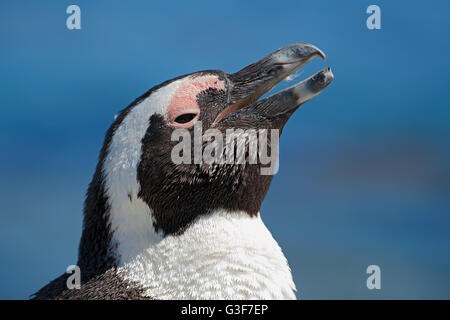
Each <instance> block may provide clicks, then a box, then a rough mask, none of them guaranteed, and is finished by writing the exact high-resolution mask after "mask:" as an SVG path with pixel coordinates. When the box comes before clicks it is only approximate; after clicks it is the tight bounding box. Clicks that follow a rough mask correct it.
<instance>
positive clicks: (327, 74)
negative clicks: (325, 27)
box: [215, 43, 333, 126]
mask: <svg viewBox="0 0 450 320" xmlns="http://www.w3.org/2000/svg"><path fill="white" fill-rule="evenodd" d="M315 57H321V58H322V59H324V60H325V59H326V57H325V54H324V53H323V52H322V51H321V50H320V49H318V48H317V47H315V46H313V45H311V44H305V43H297V44H292V45H289V46H287V47H284V48H281V49H279V50H277V51H275V52H274V53H272V54H270V55H269V56H267V57H265V58H263V59H262V60H260V61H258V62H255V63H253V64H251V65H249V66H247V67H245V68H244V69H242V70H240V71H238V72H236V73H234V74H231V75H230V76H229V79H230V82H231V85H232V88H231V91H230V104H229V105H228V106H227V107H226V108H225V109H224V110H223V111H222V112H221V113H220V114H219V115H218V116H217V118H216V120H215V123H220V122H226V121H227V120H230V119H231V118H232V119H233V121H234V120H236V119H239V118H246V119H249V117H253V118H255V116H256V118H258V117H263V118H265V119H274V120H278V119H282V120H283V121H281V122H280V123H281V126H283V125H284V123H285V122H286V121H287V119H288V118H289V116H290V115H291V114H292V113H293V112H294V111H295V110H296V109H297V108H298V107H299V106H300V105H302V104H303V103H305V102H306V101H308V100H310V99H312V98H313V97H315V96H316V95H318V94H319V93H320V92H321V91H322V90H323V89H325V88H326V87H327V86H328V85H329V84H330V82H331V81H332V80H333V73H332V72H331V69H330V68H325V69H322V70H321V71H319V72H317V73H316V74H314V75H313V76H311V77H309V78H308V79H306V80H304V81H302V82H300V83H298V84H296V85H294V86H292V87H290V88H288V89H285V90H283V91H280V92H278V93H276V94H273V95H271V96H269V97H267V98H265V99H262V100H259V101H258V99H259V98H260V97H261V96H262V95H263V94H264V93H266V92H268V91H269V90H270V89H272V88H273V86H275V85H276V84H277V83H279V82H280V81H282V80H284V79H285V78H286V77H288V76H289V75H290V74H292V73H293V72H295V71H297V70H298V69H299V68H300V67H302V66H303V65H305V64H306V63H308V62H309V61H311V60H312V59H314V58H315ZM275 122H279V121H275ZM277 126H278V125H277Z"/></svg>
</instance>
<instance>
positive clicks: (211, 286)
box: [119, 212, 295, 299]
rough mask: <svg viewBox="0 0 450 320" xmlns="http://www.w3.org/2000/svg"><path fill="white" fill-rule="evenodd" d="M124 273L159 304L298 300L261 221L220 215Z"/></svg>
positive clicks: (128, 258)
mask: <svg viewBox="0 0 450 320" xmlns="http://www.w3.org/2000/svg"><path fill="white" fill-rule="evenodd" d="M119 272H121V274H122V275H123V276H124V277H125V278H126V279H128V280H132V281H135V282H137V283H139V284H140V285H141V286H143V287H144V288H145V290H146V295H148V296H150V297H153V298H157V299H295V294H294V290H295V285H294V283H293V281H292V276H291V272H290V269H289V266H288V264H287V261H286V258H285V257H284V255H283V253H282V251H281V249H280V247H279V246H278V244H277V243H276V241H275V240H274V239H273V237H272V235H271V234H270V232H269V230H267V228H266V227H265V225H264V223H263V222H262V220H261V218H260V217H259V216H258V217H253V218H251V217H249V216H248V215H246V214H244V213H226V212H215V213H213V214H211V215H210V216H207V217H202V218H200V219H199V220H198V221H197V222H196V223H195V224H193V225H192V226H191V227H190V228H189V229H188V230H186V231H185V232H184V233H183V234H182V235H179V236H167V237H165V238H163V239H161V240H160V241H159V242H156V243H151V242H149V243H148V246H147V248H145V249H144V250H143V251H142V252H140V253H139V254H137V255H129V254H127V253H126V252H122V254H121V261H120V267H119Z"/></svg>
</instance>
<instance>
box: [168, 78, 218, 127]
mask: <svg viewBox="0 0 450 320" xmlns="http://www.w3.org/2000/svg"><path fill="white" fill-rule="evenodd" d="M209 88H212V89H216V90H225V83H224V82H223V81H222V80H219V78H218V77H217V76H202V77H196V78H192V79H190V80H189V81H188V82H187V83H185V84H183V85H181V86H180V87H179V88H178V89H177V91H176V92H175V94H174V95H173V97H172V100H171V101H170V103H169V106H168V108H167V115H168V117H169V122H170V124H171V125H172V126H174V127H176V128H189V127H191V126H192V125H193V124H194V122H195V120H197V119H198V117H199V115H200V107H199V105H198V103H197V95H198V94H199V93H200V92H202V91H205V90H207V89H209ZM188 113H192V114H196V115H197V116H196V117H195V118H194V119H192V120H191V121H189V122H187V123H177V122H175V119H176V118H177V117H179V116H181V115H183V114H188Z"/></svg>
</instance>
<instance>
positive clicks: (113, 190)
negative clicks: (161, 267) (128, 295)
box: [103, 75, 223, 261]
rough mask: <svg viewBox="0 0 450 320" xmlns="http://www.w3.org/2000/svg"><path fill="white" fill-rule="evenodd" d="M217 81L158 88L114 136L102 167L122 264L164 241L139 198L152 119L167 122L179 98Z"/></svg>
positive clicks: (190, 78) (183, 80)
mask: <svg viewBox="0 0 450 320" xmlns="http://www.w3.org/2000/svg"><path fill="white" fill-rule="evenodd" d="M194 79H195V80H194ZM217 80H218V77H217V76H215V75H214V76H213V75H203V76H195V75H190V76H186V77H184V78H181V79H178V80H175V81H173V82H171V83H169V84H167V85H165V86H163V87H161V88H159V89H158V90H156V91H154V92H152V93H151V94H150V95H149V96H148V97H147V98H145V99H144V100H143V101H141V102H139V103H138V104H137V105H136V106H134V107H133V108H132V109H131V111H130V112H129V113H128V114H127V116H126V117H125V118H124V119H123V121H122V123H121V124H120V125H119V126H118V128H117V129H116V131H115V132H114V134H113V137H112V140H111V143H110V145H109V148H108V154H107V157H106V158H105V161H104V164H103V178H104V180H105V192H106V196H107V198H108V205H109V208H110V209H109V222H110V229H111V231H112V232H113V235H112V238H113V241H112V242H113V243H112V245H113V247H116V248H117V249H115V254H116V255H117V257H116V258H118V260H119V261H127V260H128V258H131V257H134V256H136V255H137V254H138V253H139V252H141V251H142V250H144V249H145V248H146V247H148V246H149V245H151V244H154V243H157V242H158V241H160V240H161V239H162V234H161V233H157V232H156V231H155V229H154V227H153V217H152V212H151V209H150V208H149V207H148V205H147V204H146V203H145V202H144V201H143V200H142V199H140V198H138V193H139V191H140V184H139V182H138V180H137V168H138V165H139V162H140V159H141V153H142V138H143V137H144V135H145V133H146V132H147V130H148V127H149V125H150V123H149V119H150V117H151V116H152V115H154V114H160V115H162V116H163V117H164V118H165V119H167V120H168V112H167V111H168V107H169V106H170V105H171V103H172V104H173V103H174V100H175V101H178V100H180V96H179V95H180V94H181V95H184V97H185V98H191V99H192V98H193V97H189V96H188V95H189V94H191V95H193V94H195V95H196V94H197V93H198V92H199V90H203V89H207V87H209V86H214V83H215V82H218V81H217ZM218 83H220V84H223V82H222V81H219V82H218ZM180 88H181V89H182V90H178V89H180ZM180 91H182V92H180ZM182 97H183V96H182ZM181 100H182V99H181ZM179 103H183V101H179Z"/></svg>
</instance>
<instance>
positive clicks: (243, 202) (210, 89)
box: [34, 43, 333, 299]
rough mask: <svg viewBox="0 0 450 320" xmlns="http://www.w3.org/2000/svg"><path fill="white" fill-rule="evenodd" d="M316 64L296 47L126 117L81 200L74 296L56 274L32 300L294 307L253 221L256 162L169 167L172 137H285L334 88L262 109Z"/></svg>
mask: <svg viewBox="0 0 450 320" xmlns="http://www.w3.org/2000/svg"><path fill="white" fill-rule="evenodd" d="M315 57H322V58H325V55H324V54H323V53H322V51H320V50H319V49H318V48H316V47H315V46H313V45H310V44H302V43H300V44H292V45H289V46H286V47H284V48H281V49H279V50H277V51H275V52H274V53H272V54H270V55H269V56H267V57H265V58H263V59H262V60H260V61H258V62H256V63H253V64H251V65H249V66H247V67H245V68H244V69H242V70H240V71H238V72H236V73H233V74H228V73H225V72H222V71H216V70H212V71H201V72H196V73H192V74H188V75H185V76H181V77H178V78H175V79H172V80H169V81H166V82H164V83H162V84H160V85H158V86H156V87H154V88H152V89H150V90H149V91H148V92H146V93H145V94H144V95H142V96H141V97H139V98H138V99H136V100H135V101H134V102H132V103H131V104H130V105H129V106H128V107H127V108H125V109H124V110H122V111H121V113H120V114H119V115H118V117H117V118H116V119H115V121H114V123H113V124H112V126H111V127H110V128H109V130H108V131H107V133H106V137H105V140H104V144H103V147H102V149H101V151H100V156H99V161H98V164H97V167H96V170H95V173H94V176H93V179H92V182H91V183H90V185H89V188H88V192H87V197H86V201H85V206H84V220H83V232H82V236H81V240H80V245H79V255H78V262H77V265H78V266H79V268H80V270H81V288H80V289H68V287H67V285H66V280H67V277H68V276H69V275H68V274H63V275H62V276H60V277H59V278H56V279H55V280H53V281H51V282H50V283H49V284H48V285H46V286H45V287H43V288H42V289H40V290H39V291H38V292H37V293H35V294H34V299H295V298H296V295H295V291H296V288H295V285H294V282H293V280H292V275H291V271H290V268H289V266H288V263H287V260H286V258H285V256H284V255H283V253H282V250H281V249H280V247H279V246H278V244H277V242H276V241H275V240H274V238H273V237H272V235H271V233H270V232H269V230H268V229H267V228H266V226H265V225H264V223H263V221H262V220H261V216H260V213H259V209H260V206H261V203H262V201H263V199H264V196H265V195H266V193H267V190H268V188H269V185H270V182H271V179H272V175H270V174H269V175H264V174H261V171H260V169H261V167H262V164H261V163H252V164H249V163H246V164H244V165H243V164H233V163H231V164H230V163H211V164H208V163H181V164H176V163H174V161H173V160H172V158H171V154H172V150H173V148H174V147H175V145H176V144H178V143H179V141H173V139H172V134H173V132H174V130H178V129H184V130H185V131H186V132H188V133H189V134H193V131H194V128H195V125H196V124H200V123H201V125H200V126H201V128H202V129H203V131H205V130H207V129H208V128H215V129H217V130H219V131H220V132H223V133H225V132H226V131H227V130H228V129H235V128H239V129H260V128H265V129H278V130H280V131H281V130H282V128H283V126H284V125H285V123H286V121H287V120H288V118H289V117H290V116H291V115H292V114H293V112H294V111H295V110H296V109H297V108H298V107H299V106H300V105H301V104H303V103H304V102H306V101H308V100H310V99H311V98H313V97H314V96H316V95H317V94H319V93H320V92H321V91H322V90H323V89H324V88H325V87H326V86H327V85H328V84H329V83H330V82H331V81H332V79H333V74H332V73H331V70H330V68H326V69H323V70H321V71H319V72H318V73H316V74H315V75H313V76H312V77H310V78H308V79H306V80H304V81H302V82H300V83H298V84H296V85H294V86H292V87H290V88H288V89H285V90H283V91H281V92H279V93H275V94H273V95H271V96H269V97H267V98H265V99H260V100H258V99H259V98H260V97H261V96H262V95H263V94H264V93H266V92H268V91H269V90H270V89H271V88H272V87H273V86H275V85H276V84H277V83H278V82H280V81H281V80H283V79H285V78H286V77H288V76H289V75H290V74H291V73H293V72H295V71H296V70H298V69H299V68H300V67H301V66H302V65H304V64H306V63H307V62H309V61H310V60H312V59H313V58H315ZM268 148H270V146H268ZM246 150H247V149H246ZM269 214H270V213H269Z"/></svg>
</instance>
